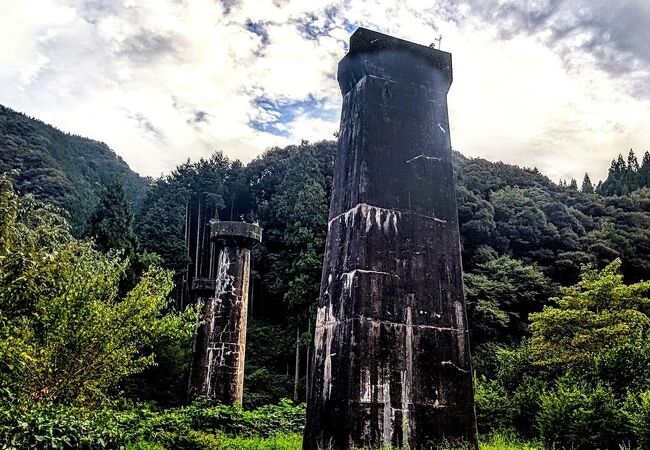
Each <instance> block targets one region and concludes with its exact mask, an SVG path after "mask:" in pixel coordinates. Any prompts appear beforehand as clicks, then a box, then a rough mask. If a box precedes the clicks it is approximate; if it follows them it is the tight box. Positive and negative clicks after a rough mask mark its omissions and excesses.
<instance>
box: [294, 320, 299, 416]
mask: <svg viewBox="0 0 650 450" xmlns="http://www.w3.org/2000/svg"><path fill="white" fill-rule="evenodd" d="M299 375H300V327H296V367H295V369H294V378H293V401H294V402H296V403H298V381H299V380H300V377H299Z"/></svg>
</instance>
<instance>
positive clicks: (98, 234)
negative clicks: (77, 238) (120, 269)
mask: <svg viewBox="0 0 650 450" xmlns="http://www.w3.org/2000/svg"><path fill="white" fill-rule="evenodd" d="M85 234H86V236H87V237H91V238H93V239H94V241H95V245H96V246H97V248H98V249H99V250H101V251H103V252H108V251H110V250H119V251H122V252H123V254H124V256H125V257H128V258H132V257H133V256H134V255H135V252H136V249H137V239H136V236H135V233H134V232H133V213H132V212H131V208H130V206H129V204H128V202H127V200H126V194H125V192H124V186H123V185H122V184H121V183H118V182H114V183H112V184H110V185H108V186H107V187H106V188H105V189H104V191H103V192H102V195H101V197H100V199H99V202H98V203H97V205H96V206H95V209H94V210H93V212H92V213H91V214H90V217H89V218H88V223H87V225H86V233H85Z"/></svg>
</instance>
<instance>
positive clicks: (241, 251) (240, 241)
mask: <svg viewBox="0 0 650 450" xmlns="http://www.w3.org/2000/svg"><path fill="white" fill-rule="evenodd" d="M210 239H211V249H210V253H211V256H210V267H209V277H208V278H194V279H193V280H192V291H193V293H194V295H195V297H197V298H198V299H199V301H200V303H201V304H202V311H201V314H202V318H203V324H202V325H201V326H200V327H199V328H198V330H197V334H196V339H195V342H194V355H193V361H192V368H191V372H190V383H189V392H188V397H189V398H190V399H193V398H196V397H198V396H207V397H212V398H215V399H217V400H219V401H220V402H221V403H224V404H230V405H232V404H237V405H241V403H242V396H243V389H244V355H245V349H246V319H247V312H248V284H249V278H250V259H251V248H252V247H253V246H255V245H256V244H257V243H258V242H260V241H261V240H262V229H261V228H260V227H259V226H258V225H255V224H250V223H244V222H218V221H217V222H212V224H211V232H210Z"/></svg>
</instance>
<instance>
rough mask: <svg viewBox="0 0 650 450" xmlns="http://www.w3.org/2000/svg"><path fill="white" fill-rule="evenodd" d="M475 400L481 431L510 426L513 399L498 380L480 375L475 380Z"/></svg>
mask: <svg viewBox="0 0 650 450" xmlns="http://www.w3.org/2000/svg"><path fill="white" fill-rule="evenodd" d="M474 389H475V392H474V401H475V403H476V415H477V422H478V428H479V432H480V433H487V432H490V431H496V430H502V429H506V428H510V427H511V426H512V422H511V420H510V418H511V417H512V415H513V414H512V409H513V405H512V401H511V397H510V395H508V392H506V390H505V389H504V388H503V386H501V385H500V384H499V383H498V382H497V381H496V380H487V379H486V378H485V377H479V378H477V379H476V382H475V388H474Z"/></svg>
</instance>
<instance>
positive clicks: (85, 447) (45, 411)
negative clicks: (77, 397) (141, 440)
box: [0, 405, 127, 450]
mask: <svg viewBox="0 0 650 450" xmlns="http://www.w3.org/2000/svg"><path fill="white" fill-rule="evenodd" d="M126 438H127V436H126V434H125V433H124V432H123V431H122V430H121V429H120V427H119V426H118V424H117V422H116V421H114V420H111V419H110V418H109V417H108V416H106V415H102V414H99V415H91V414H88V413H86V412H85V411H83V410H81V409H78V408H72V407H64V406H58V405H41V406H38V407H35V408H33V409H30V410H27V411H21V410H18V409H16V408H12V409H2V410H0V447H2V448H5V449H23V448H30V449H38V450H41V449H42V450H49V449H81V450H103V449H112V450H114V449H122V448H124V447H125V444H126Z"/></svg>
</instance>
